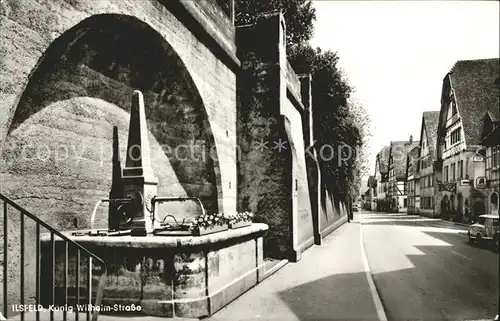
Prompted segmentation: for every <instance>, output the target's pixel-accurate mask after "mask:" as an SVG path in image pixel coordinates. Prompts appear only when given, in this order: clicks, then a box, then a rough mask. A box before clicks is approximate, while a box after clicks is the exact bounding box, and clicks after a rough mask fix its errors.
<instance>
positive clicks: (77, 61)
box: [1, 14, 222, 221]
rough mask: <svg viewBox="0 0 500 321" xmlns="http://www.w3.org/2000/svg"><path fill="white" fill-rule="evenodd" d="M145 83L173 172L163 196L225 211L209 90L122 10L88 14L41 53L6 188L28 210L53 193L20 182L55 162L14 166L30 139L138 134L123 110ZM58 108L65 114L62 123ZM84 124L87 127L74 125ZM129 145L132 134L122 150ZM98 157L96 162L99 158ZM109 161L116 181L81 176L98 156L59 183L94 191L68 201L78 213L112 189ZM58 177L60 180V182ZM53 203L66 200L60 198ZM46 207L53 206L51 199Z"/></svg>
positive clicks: (14, 124) (156, 135)
mask: <svg viewBox="0 0 500 321" xmlns="http://www.w3.org/2000/svg"><path fill="white" fill-rule="evenodd" d="M135 89H139V90H141V91H142V92H143V94H144V99H145V104H146V113H147V119H148V128H149V130H150V140H153V141H154V143H156V144H157V145H158V146H160V150H162V152H163V153H160V154H161V155H160V154H158V157H159V158H162V160H161V161H158V162H157V161H155V162H154V163H162V162H163V163H162V164H163V165H164V166H169V167H170V168H171V169H172V170H171V171H168V173H167V171H161V173H158V172H157V173H156V174H157V176H159V179H160V186H159V193H160V194H162V195H171V196H176V195H177V196H182V195H179V193H183V194H185V195H189V196H198V197H200V198H201V199H202V201H203V203H204V205H205V206H206V207H207V209H208V210H209V211H218V210H219V204H221V203H222V201H221V199H222V189H221V177H220V168H219V165H218V153H217V148H216V146H215V140H214V135H213V133H212V126H211V124H210V121H209V119H208V115H207V111H206V109H205V105H204V102H203V100H202V98H201V96H200V93H199V92H198V89H197V87H196V85H195V83H194V81H193V79H192V77H191V75H190V73H189V71H188V70H187V68H186V66H185V64H184V63H183V61H182V60H181V58H180V57H179V55H178V54H177V53H176V51H175V50H174V49H173V48H172V46H170V44H169V43H168V42H167V41H166V40H165V38H164V37H162V36H161V35H160V34H159V33H158V32H157V31H156V30H154V29H153V28H152V27H150V26H149V25H148V24H146V23H145V22H143V21H141V20H139V19H138V18H135V17H133V16H128V15H121V14H99V15H94V16H91V17H89V18H86V19H84V20H83V21H81V22H80V23H78V24H77V25H75V26H74V27H72V28H71V29H69V30H67V31H66V32H64V33H63V34H62V35H61V36H60V37H59V38H57V39H56V40H54V41H53V42H52V43H51V45H50V46H49V47H48V48H47V50H46V51H45V53H44V55H43V56H42V58H40V60H39V61H38V63H37V65H36V68H35V69H34V70H33V71H32V72H31V75H30V78H29V81H28V83H27V85H26V87H25V89H24V91H23V92H22V94H21V95H20V97H19V98H18V103H17V106H16V108H15V111H14V112H13V117H12V119H11V122H10V124H8V131H7V133H8V134H7V137H6V138H5V140H4V141H2V145H5V146H6V148H5V152H4V154H3V157H4V159H9V160H11V161H10V162H7V163H6V165H5V166H3V167H2V171H1V175H2V176H3V177H2V181H7V182H13V183H12V184H11V186H5V185H4V186H3V190H4V191H5V192H6V193H7V194H8V195H10V196H12V197H13V198H14V199H16V198H17V199H20V198H21V197H22V202H23V203H24V204H25V205H26V206H27V207H28V209H29V208H34V207H35V205H33V206H30V204H29V202H30V198H31V199H34V198H40V195H36V194H37V193H44V192H43V191H40V190H38V191H37V190H35V189H34V188H32V190H31V191H30V190H29V188H31V187H33V186H30V187H29V188H28V190H27V189H26V188H25V187H23V188H19V187H18V186H20V185H19V184H16V180H17V181H21V180H22V177H24V178H26V177H34V176H33V175H35V177H36V175H39V176H40V175H43V169H47V166H46V164H45V165H44V166H39V165H36V164H33V161H31V163H29V164H26V163H16V162H15V161H14V162H12V160H15V159H16V156H19V152H20V150H19V148H20V147H23V146H26V144H27V143H28V142H29V141H30V140H34V141H35V142H36V143H37V144H44V143H46V141H47V138H49V137H51V132H52V133H54V131H55V132H57V133H59V134H61V133H64V132H71V133H72V134H75V135H87V136H88V142H89V145H92V142H94V143H96V142H100V143H103V144H102V145H101V146H105V147H106V146H109V148H110V147H111V143H110V139H111V133H112V131H111V128H112V126H113V125H117V126H119V128H120V130H121V131H122V132H123V130H122V129H124V130H125V131H128V128H127V126H128V124H127V122H126V121H125V122H124V121H123V117H122V116H120V115H123V112H125V113H126V112H128V111H129V110H130V103H131V97H132V92H133V90H135ZM47 107H49V108H48V109H47V110H45V109H46V108H47ZM54 111H58V112H59V113H63V116H62V117H61V119H58V117H57V114H54ZM75 120H76V122H77V124H76V123H74V122H73V123H72V121H75ZM69 124H71V126H72V127H68V126H69ZM30 135H34V136H30ZM44 139H45V140H44ZM68 139H70V137H68ZM106 142H108V143H109V144H107V143H106ZM106 144H107V145H106ZM125 144H126V140H124V139H123V138H122V139H121V145H122V148H123V147H125V146H124V145H125ZM94 146H97V145H94ZM179 147H182V148H179ZM157 151H158V149H157ZM89 153H90V154H96V151H95V150H94V151H91V152H89ZM86 156H88V155H86ZM94 156H95V155H94ZM84 158H85V157H84ZM108 158H109V157H108ZM90 159H92V157H90V158H85V160H90ZM92 160H93V161H94V164H95V158H94V159H92ZM103 162H104V167H105V168H109V171H108V172H109V175H108V176H107V177H102V178H97V177H94V179H93V180H92V179H90V180H91V181H93V183H90V182H89V181H83V182H82V181H80V180H79V178H78V177H82V176H86V174H89V173H91V172H92V166H91V163H92V162H90V163H88V164H87V165H89V166H90V168H89V167H85V166H84V165H81V166H83V167H82V168H79V169H75V170H74V171H72V175H73V174H74V176H72V177H68V178H67V180H64V179H63V180H62V182H61V185H64V184H66V185H68V186H66V187H64V188H63V186H58V190H60V189H66V190H73V192H75V190H76V191H79V190H80V191H81V190H86V191H90V192H89V193H86V192H84V193H83V194H84V195H79V196H78V198H79V199H78V201H75V200H72V199H67V198H71V197H70V196H65V197H62V198H63V199H59V201H61V202H62V203H66V204H67V203H68V202H69V203H72V202H73V203H75V204H77V205H78V206H76V205H75V206H73V209H72V210H71V211H70V212H73V211H74V212H77V213H78V212H80V213H81V212H85V211H87V210H88V208H89V207H91V206H92V205H90V203H92V202H94V201H95V199H97V198H98V197H101V196H104V195H107V193H108V192H109V188H108V185H109V184H110V179H111V166H110V165H109V164H110V158H109V159H104V160H103ZM35 163H36V162H35ZM49 163H50V161H49ZM83 163H85V162H83ZM107 163H109V164H108V165H109V166H108V165H106V164H107ZM33 166H34V167H33ZM154 166H155V165H153V167H154ZM158 169H159V168H156V169H155V171H157V170H158ZM33 170H34V171H33ZM83 172H85V173H83ZM96 172H99V173H101V174H102V172H100V171H96ZM87 176H88V175H87ZM6 178H7V179H6ZM13 178H14V180H12V179H13ZM57 181H58V180H57V179H54V177H52V178H51V183H54V182H56V184H57ZM70 181H74V183H70ZM28 185H30V184H29V181H28ZM35 185H36V184H35ZM41 186H42V184H40V185H39V186H38V187H40V188H41ZM30 195H31V196H30ZM59 198H60V197H59ZM51 200H52V201H54V202H56V203H57V201H58V199H57V197H55V196H54V197H53V198H52V199H51ZM91 200H92V201H91ZM39 205H40V204H38V205H36V208H40V206H39ZM42 207H43V208H46V209H51V208H53V207H52V206H51V205H50V204H49V203H47V202H45V204H44V205H43V206H42ZM64 207H65V206H62V208H64ZM75 215H76V214H75ZM84 221H85V220H84Z"/></svg>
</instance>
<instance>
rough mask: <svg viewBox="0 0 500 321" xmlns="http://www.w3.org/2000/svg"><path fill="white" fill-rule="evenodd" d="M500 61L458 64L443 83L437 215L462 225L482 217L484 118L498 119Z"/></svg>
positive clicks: (484, 196)
mask: <svg viewBox="0 0 500 321" xmlns="http://www.w3.org/2000/svg"><path fill="white" fill-rule="evenodd" d="M498 64H499V60H498V59H481V60H468V61H458V62H457V63H456V64H455V65H454V67H453V68H452V70H451V71H450V72H449V73H448V74H447V75H446V76H445V78H444V79H443V86H442V92H441V110H440V116H439V124H438V133H437V134H438V137H437V145H438V148H437V161H436V168H435V174H436V183H437V185H438V189H437V192H436V197H435V203H436V206H435V209H436V212H437V213H436V215H440V216H441V217H442V218H444V219H454V220H457V221H460V220H464V221H466V222H468V221H470V220H471V219H476V218H477V216H478V215H481V214H484V213H486V202H487V197H488V196H487V191H486V190H485V188H486V177H485V175H486V164H485V156H486V153H485V150H484V149H481V145H480V143H481V136H482V126H481V124H482V123H483V121H484V117H486V115H488V113H490V114H492V115H495V116H494V117H495V118H498V116H497V115H498V113H499V111H498V104H499V102H500V99H499V90H498V84H496V82H498V80H497V79H498V73H499V66H498Z"/></svg>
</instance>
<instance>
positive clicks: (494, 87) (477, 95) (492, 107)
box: [442, 58, 500, 145]
mask: <svg viewBox="0 0 500 321" xmlns="http://www.w3.org/2000/svg"><path fill="white" fill-rule="evenodd" d="M499 64H500V60H499V58H493V59H479V60H463V61H457V62H456V63H455V65H454V66H453V68H452V70H451V71H450V72H449V73H448V75H447V76H449V80H450V82H451V88H452V89H453V91H454V93H455V99H456V103H457V108H458V111H459V114H460V116H461V118H462V124H463V129H464V133H465V142H466V144H467V145H478V144H479V143H480V141H481V134H482V125H483V119H484V118H483V117H484V116H485V114H486V113H489V114H490V117H491V118H492V119H493V120H498V119H500V111H499V108H498V107H499V104H500V86H499V85H498V77H499V75H500V65H499ZM442 98H443V97H442Z"/></svg>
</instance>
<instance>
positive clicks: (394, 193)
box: [386, 136, 418, 213]
mask: <svg viewBox="0 0 500 321" xmlns="http://www.w3.org/2000/svg"><path fill="white" fill-rule="evenodd" d="M416 146H418V142H414V141H413V137H412V136H410V140H409V141H393V142H391V144H390V150H389V162H388V172H389V177H388V184H387V196H386V198H387V199H388V200H389V209H388V211H389V212H393V213H395V212H406V211H407V208H408V198H407V195H406V191H405V190H406V188H405V180H406V160H407V157H408V153H409V152H410V150H411V149H413V148H414V147H416Z"/></svg>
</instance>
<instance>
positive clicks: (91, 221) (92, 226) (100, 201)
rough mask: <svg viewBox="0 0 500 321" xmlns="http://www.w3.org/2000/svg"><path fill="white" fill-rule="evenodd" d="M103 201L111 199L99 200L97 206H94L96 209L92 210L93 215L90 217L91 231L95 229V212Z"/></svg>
mask: <svg viewBox="0 0 500 321" xmlns="http://www.w3.org/2000/svg"><path fill="white" fill-rule="evenodd" d="M103 202H109V199H102V200H98V201H97V204H95V206H94V211H93V212H92V216H91V217H90V230H91V231H92V230H93V229H94V219H95V213H96V212H97V208H98V207H99V205H101V203H103Z"/></svg>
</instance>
